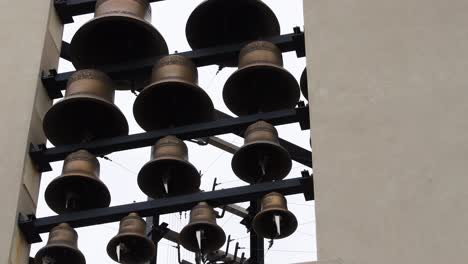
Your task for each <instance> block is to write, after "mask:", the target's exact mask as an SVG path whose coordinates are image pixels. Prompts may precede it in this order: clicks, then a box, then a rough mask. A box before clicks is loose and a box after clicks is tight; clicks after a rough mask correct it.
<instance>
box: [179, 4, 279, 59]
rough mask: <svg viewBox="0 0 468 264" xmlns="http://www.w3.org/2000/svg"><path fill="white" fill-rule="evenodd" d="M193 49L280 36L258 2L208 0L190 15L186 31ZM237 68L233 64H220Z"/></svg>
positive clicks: (272, 17)
mask: <svg viewBox="0 0 468 264" xmlns="http://www.w3.org/2000/svg"><path fill="white" fill-rule="evenodd" d="M185 34H186V36H187V41H188V43H189V45H190V47H192V49H194V50H195V49H203V48H209V47H215V46H220V45H227V44H235V43H241V42H245V41H253V40H259V39H264V38H268V37H273V36H277V35H279V34H280V25H279V22H278V19H277V18H276V16H275V14H274V13H273V11H272V10H271V9H270V8H269V7H268V6H267V5H266V4H265V3H263V2H262V1H259V0H236V1H225V0H207V1H204V2H202V3H201V4H200V5H199V6H198V7H197V8H196V9H195V10H194V11H193V12H192V14H191V15H190V17H189V19H188V21H187V25H186V28H185ZM222 64H223V65H226V66H235V65H237V62H236V60H230V61H226V62H225V63H222Z"/></svg>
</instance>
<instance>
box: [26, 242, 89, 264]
mask: <svg viewBox="0 0 468 264" xmlns="http://www.w3.org/2000/svg"><path fill="white" fill-rule="evenodd" d="M44 257H50V258H53V259H54V260H55V262H54V263H67V264H86V259H85V257H84V255H83V253H81V252H80V251H79V250H78V249H76V248H73V247H71V246H68V245H56V244H55V245H47V246H45V247H43V248H41V249H40V250H39V251H38V252H37V254H36V257H35V258H34V262H35V263H36V264H42V263H43V261H42V259H43V258H44Z"/></svg>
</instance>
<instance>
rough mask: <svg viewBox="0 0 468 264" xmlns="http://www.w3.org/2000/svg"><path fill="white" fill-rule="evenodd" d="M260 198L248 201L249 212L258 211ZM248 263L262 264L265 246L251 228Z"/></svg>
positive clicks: (253, 214) (254, 213) (254, 212)
mask: <svg viewBox="0 0 468 264" xmlns="http://www.w3.org/2000/svg"><path fill="white" fill-rule="evenodd" d="M260 208H261V200H260V199H255V200H251V201H250V213H251V214H252V216H255V215H256V214H257V213H258V212H260ZM249 263H252V264H253V263H255V264H264V263H265V248H264V244H263V238H262V237H260V236H258V235H257V234H256V233H255V231H254V230H253V229H251V230H250V259H249Z"/></svg>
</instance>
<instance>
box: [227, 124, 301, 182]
mask: <svg viewBox="0 0 468 264" xmlns="http://www.w3.org/2000/svg"><path fill="white" fill-rule="evenodd" d="M244 136H245V144H244V145H243V146H242V147H241V148H240V149H239V150H238V151H237V152H236V153H235V154H234V157H233V158H232V164H231V165H232V169H233V171H234V173H235V174H236V175H237V176H238V177H239V178H240V179H241V180H243V181H245V182H248V183H257V182H267V181H274V180H281V179H284V177H286V176H287V175H288V173H289V171H291V167H292V161H291V157H290V156H289V153H288V151H287V150H286V149H285V148H283V147H282V146H281V145H280V144H279V141H278V132H277V131H276V129H275V127H274V126H272V125H270V124H269V123H267V122H264V121H259V122H257V123H254V124H252V125H250V126H249V127H248V128H247V130H246V131H245V135H244Z"/></svg>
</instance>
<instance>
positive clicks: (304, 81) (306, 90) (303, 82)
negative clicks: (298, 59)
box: [300, 68, 309, 100]
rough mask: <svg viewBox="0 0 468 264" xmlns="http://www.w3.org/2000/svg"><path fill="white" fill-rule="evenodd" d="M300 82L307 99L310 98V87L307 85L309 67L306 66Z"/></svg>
mask: <svg viewBox="0 0 468 264" xmlns="http://www.w3.org/2000/svg"><path fill="white" fill-rule="evenodd" d="M300 84H301V91H302V95H304V97H305V98H306V99H307V100H309V87H308V86H307V85H308V84H307V68H305V69H304V71H303V72H302V75H301V80H300Z"/></svg>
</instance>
